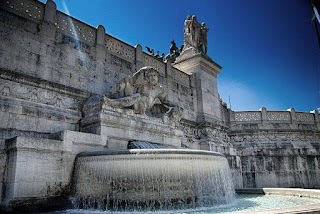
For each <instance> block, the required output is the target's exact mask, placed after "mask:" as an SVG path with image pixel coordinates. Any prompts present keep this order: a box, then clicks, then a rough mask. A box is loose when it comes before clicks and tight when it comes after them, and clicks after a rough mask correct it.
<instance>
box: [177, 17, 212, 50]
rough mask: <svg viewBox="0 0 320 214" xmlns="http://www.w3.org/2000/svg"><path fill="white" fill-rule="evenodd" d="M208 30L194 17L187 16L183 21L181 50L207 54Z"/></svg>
mask: <svg viewBox="0 0 320 214" xmlns="http://www.w3.org/2000/svg"><path fill="white" fill-rule="evenodd" d="M208 31H209V29H208V28H207V27H206V24H205V23H204V22H203V23H202V24H200V23H198V21H197V18H196V16H194V15H193V16H190V15H189V16H188V17H187V19H186V20H185V21H184V44H183V50H182V51H185V50H187V49H193V50H194V51H196V52H201V53H204V54H207V52H208V41H207V33H208Z"/></svg>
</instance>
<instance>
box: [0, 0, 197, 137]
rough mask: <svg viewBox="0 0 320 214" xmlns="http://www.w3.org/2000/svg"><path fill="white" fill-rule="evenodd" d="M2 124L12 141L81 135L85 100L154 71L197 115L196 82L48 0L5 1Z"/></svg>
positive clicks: (189, 114)
mask: <svg viewBox="0 0 320 214" xmlns="http://www.w3.org/2000/svg"><path fill="white" fill-rule="evenodd" d="M0 19H1V20H2V21H1V23H0V25H1V26H0V29H1V34H0V37H1V41H2V42H1V44H0V54H1V58H0V60H1V61H0V65H1V80H0V81H1V84H0V87H1V101H2V102H1V107H2V108H1V112H0V113H1V118H2V119H3V121H4V122H3V123H2V124H1V127H0V128H1V130H0V131H1V133H2V137H1V139H2V143H3V141H4V139H8V138H10V137H14V136H17V135H24V136H41V137H45V134H49V133H52V132H57V131H62V130H79V120H80V118H81V108H82V105H83V102H84V101H85V100H86V99H87V98H88V97H89V96H90V95H92V94H98V95H103V94H105V93H107V92H108V91H110V90H111V88H112V87H113V86H114V85H115V84H117V83H119V82H120V81H121V80H122V79H123V78H125V77H127V76H128V75H132V74H133V73H134V72H136V71H137V70H138V69H139V68H141V67H142V66H146V65H150V66H153V67H154V68H156V69H157V70H158V71H159V72H160V75H161V78H160V82H161V84H162V85H164V87H166V89H167V92H168V99H169V101H170V102H172V103H174V104H179V105H180V106H181V107H183V108H184V109H185V111H184V112H185V113H184V115H183V117H184V118H185V119H187V120H195V119H196V117H197V115H196V114H197V113H196V112H197V105H196V99H195V97H196V91H195V89H194V85H195V80H194V77H193V76H192V75H188V74H186V73H184V72H181V71H179V70H178V69H175V68H173V67H172V66H171V64H170V63H168V64H166V63H164V62H162V60H159V59H157V58H156V57H153V56H150V55H148V54H146V53H144V52H142V48H141V46H140V45H137V46H136V47H132V46H130V45H128V44H126V43H124V42H122V41H119V40H118V39H116V38H114V37H112V36H110V35H108V34H106V33H105V30H104V28H103V27H102V26H99V27H98V28H93V27H91V26H89V25H87V24H85V23H83V22H81V21H79V20H77V19H75V18H72V17H70V16H68V15H66V14H64V13H62V12H60V11H57V10H56V8H55V4H54V3H53V2H51V1H48V3H47V4H42V3H40V2H38V1H32V0H28V1H23V2H21V1H18V0H10V1H3V2H1V13H0ZM8 113H9V114H8Z"/></svg>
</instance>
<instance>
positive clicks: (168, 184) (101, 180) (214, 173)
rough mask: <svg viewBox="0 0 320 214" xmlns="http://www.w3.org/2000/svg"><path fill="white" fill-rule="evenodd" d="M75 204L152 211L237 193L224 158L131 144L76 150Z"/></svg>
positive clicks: (207, 203) (225, 199)
mask: <svg viewBox="0 0 320 214" xmlns="http://www.w3.org/2000/svg"><path fill="white" fill-rule="evenodd" d="M73 185H74V200H73V201H74V206H75V208H82V209H99V210H117V211H133V210H135V211H149V210H150V211H151V210H172V209H187V208H195V207H211V206H214V205H218V204H227V203H231V202H232V201H233V200H234V197H235V193H234V189H233V184H232V181H231V174H230V169H229V165H228V162H227V159H226V158H225V157H224V156H223V155H222V154H220V153H216V152H209V151H199V150H188V149H131V150H118V151H105V152H90V153H89V152H88V153H81V154H80V155H78V157H77V160H76V165H75V172H74V184H73Z"/></svg>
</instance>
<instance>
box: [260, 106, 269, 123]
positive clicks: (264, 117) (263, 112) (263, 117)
mask: <svg viewBox="0 0 320 214" xmlns="http://www.w3.org/2000/svg"><path fill="white" fill-rule="evenodd" d="M259 110H260V111H261V120H262V121H261V122H262V123H268V116H267V109H266V107H262V108H260V109H259Z"/></svg>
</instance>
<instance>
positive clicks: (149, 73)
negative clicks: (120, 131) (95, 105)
mask: <svg viewBox="0 0 320 214" xmlns="http://www.w3.org/2000/svg"><path fill="white" fill-rule="evenodd" d="M103 102H104V104H105V105H107V106H111V107H114V108H129V109H133V111H134V113H136V114H141V115H146V112H147V111H148V113H150V114H151V115H152V116H157V117H161V116H162V117H163V116H164V115H166V116H168V117H170V118H171V119H172V120H174V122H175V123H176V122H178V120H179V121H180V119H181V114H182V108H179V107H176V106H173V105H172V104H169V103H168V102H167V100H166V91H165V88H164V87H163V86H161V85H160V84H159V72H158V71H157V70H156V69H155V68H153V67H151V66H146V67H143V68H141V69H140V70H139V71H137V72H136V73H134V74H133V76H132V77H128V78H125V79H124V80H123V81H122V82H120V83H119V84H117V85H116V86H115V87H114V88H113V89H112V90H111V92H109V93H108V94H107V95H105V96H104V97H103Z"/></svg>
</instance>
